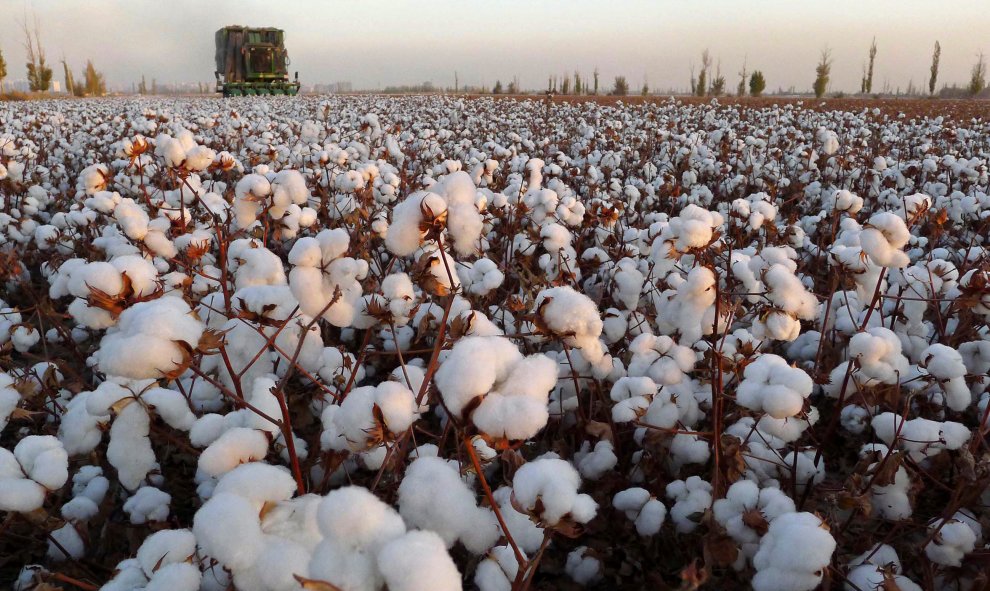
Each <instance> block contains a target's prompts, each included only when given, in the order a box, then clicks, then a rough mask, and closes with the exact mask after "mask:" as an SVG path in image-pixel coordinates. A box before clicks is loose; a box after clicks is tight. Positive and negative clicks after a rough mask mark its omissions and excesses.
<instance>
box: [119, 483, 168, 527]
mask: <svg viewBox="0 0 990 591" xmlns="http://www.w3.org/2000/svg"><path fill="white" fill-rule="evenodd" d="M171 502H172V495H170V494H168V493H167V492H164V491H162V490H159V489H157V488H155V487H153V486H143V487H141V488H139V489H137V492H135V493H134V495H133V496H131V498H129V499H127V501H126V502H125V503H124V512H125V513H127V515H128V517H129V518H130V520H131V523H133V524H134V525H141V524H143V523H147V522H149V521H165V520H166V519H168V514H169V508H168V507H169V503H171Z"/></svg>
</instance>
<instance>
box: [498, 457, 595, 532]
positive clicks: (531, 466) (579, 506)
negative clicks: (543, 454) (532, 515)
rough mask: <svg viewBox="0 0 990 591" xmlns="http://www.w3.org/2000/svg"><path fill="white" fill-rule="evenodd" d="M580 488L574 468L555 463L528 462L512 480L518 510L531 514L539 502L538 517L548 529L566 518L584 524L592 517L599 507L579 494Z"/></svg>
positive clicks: (566, 463)
mask: <svg viewBox="0 0 990 591" xmlns="http://www.w3.org/2000/svg"><path fill="white" fill-rule="evenodd" d="M580 486H581V475H580V474H578V471H577V470H575V469H574V466H572V465H571V464H570V463H569V462H567V461H565V460H558V459H539V460H533V461H532V462H527V463H526V464H523V466H522V467H521V468H519V470H517V471H516V474H515V476H513V478H512V491H513V494H514V495H515V498H516V501H517V502H518V503H519V506H520V507H522V508H523V509H526V510H527V511H534V510H535V509H536V505H537V501H539V502H540V503H541V504H542V506H543V511H542V513H540V514H539V515H537V517H538V518H540V519H541V520H542V521H544V522H545V523H547V524H549V525H551V526H553V525H556V524H557V523H559V522H560V520H561V519H563V518H564V517H566V516H569V517H570V518H571V519H573V520H574V521H576V522H577V523H587V522H589V521H591V520H592V519H593V518H594V517H595V514H596V513H597V512H598V504H597V503H596V502H595V501H594V500H593V499H592V498H591V497H590V496H588V495H586V494H578V488H579V487H580Z"/></svg>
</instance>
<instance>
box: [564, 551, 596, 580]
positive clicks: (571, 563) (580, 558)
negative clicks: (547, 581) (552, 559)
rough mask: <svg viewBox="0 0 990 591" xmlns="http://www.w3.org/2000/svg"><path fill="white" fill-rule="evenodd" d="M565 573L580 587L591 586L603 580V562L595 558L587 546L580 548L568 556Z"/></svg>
mask: <svg viewBox="0 0 990 591" xmlns="http://www.w3.org/2000/svg"><path fill="white" fill-rule="evenodd" d="M564 572H566V573H567V576H569V577H570V578H571V580H572V581H574V582H575V583H577V584H578V585H585V586H587V585H590V584H592V583H594V582H596V581H598V580H599V579H600V578H601V574H602V561H601V560H598V559H597V558H595V557H594V556H593V555H592V554H591V552H590V551H589V549H588V547H587V546H578V547H577V548H575V549H574V550H571V551H570V552H569V553H568V554H567V562H566V563H564Z"/></svg>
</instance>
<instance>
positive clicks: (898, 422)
mask: <svg viewBox="0 0 990 591" xmlns="http://www.w3.org/2000/svg"><path fill="white" fill-rule="evenodd" d="M870 425H871V426H872V427H873V431H874V432H875V433H876V434H877V437H879V438H880V440H881V441H883V442H884V443H886V444H887V445H889V446H892V447H893V446H895V439H896V447H898V448H900V449H903V450H905V451H907V452H908V453H909V454H910V455H911V458H912V459H914V460H915V461H920V460H922V459H924V458H926V457H932V456H936V455H938V454H939V453H941V452H942V451H943V450H946V449H948V450H955V449H959V448H960V447H962V446H963V445H964V444H965V443H966V442H967V441H968V440H969V437H970V431H969V429H967V428H966V427H965V425H962V424H961V423H956V422H953V421H945V422H938V421H932V420H930V419H925V418H922V417H918V418H915V419H910V420H908V421H905V420H903V419H902V418H901V417H900V415H897V414H894V413H892V412H885V413H881V414H878V415H876V416H875V417H873V420H872V421H871V422H870Z"/></svg>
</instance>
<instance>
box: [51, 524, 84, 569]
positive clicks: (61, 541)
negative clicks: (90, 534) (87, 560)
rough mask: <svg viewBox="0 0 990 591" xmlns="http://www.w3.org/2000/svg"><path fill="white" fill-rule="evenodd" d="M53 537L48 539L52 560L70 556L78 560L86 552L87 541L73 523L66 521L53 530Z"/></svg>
mask: <svg viewBox="0 0 990 591" xmlns="http://www.w3.org/2000/svg"><path fill="white" fill-rule="evenodd" d="M51 537H52V539H50V540H48V557H49V558H51V559H52V560H55V561H59V562H60V561H63V560H68V559H70V558H71V559H73V560H78V559H80V558H82V557H83V554H85V553H86V543H85V542H83V539H82V536H80V535H79V531H78V530H77V529H76V527H75V526H74V525H73V524H71V523H66V524H65V525H63V526H62V527H60V528H58V529H57V530H55V531H53V532H52V533H51ZM56 542H58V544H56ZM66 553H68V555H66Z"/></svg>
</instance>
